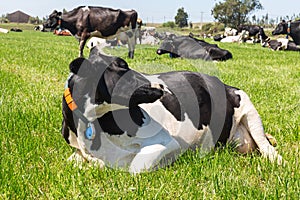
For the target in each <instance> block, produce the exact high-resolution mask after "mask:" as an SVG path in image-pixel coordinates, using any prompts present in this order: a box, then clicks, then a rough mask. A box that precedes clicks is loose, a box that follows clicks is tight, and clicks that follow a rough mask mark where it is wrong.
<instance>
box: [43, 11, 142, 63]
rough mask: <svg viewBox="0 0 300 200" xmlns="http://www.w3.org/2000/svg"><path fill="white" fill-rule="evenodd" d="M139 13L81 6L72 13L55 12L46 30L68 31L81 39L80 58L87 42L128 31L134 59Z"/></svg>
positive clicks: (48, 20) (46, 24)
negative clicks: (91, 39)
mask: <svg viewBox="0 0 300 200" xmlns="http://www.w3.org/2000/svg"><path fill="white" fill-rule="evenodd" d="M136 23H137V12H136V11H135V10H128V11H123V10H120V9H117V10H115V9H111V8H103V7H93V6H80V7H78V8H75V9H73V10H72V11H70V12H66V13H61V12H57V11H56V10H54V11H53V12H52V13H51V14H50V15H49V18H48V19H47V21H46V22H45V23H44V24H43V26H44V27H45V28H56V27H57V26H60V28H65V29H68V30H69V31H70V32H71V33H72V35H74V36H77V37H78V39H79V57H82V56H83V49H84V46H85V43H86V41H87V40H88V39H89V38H90V37H92V36H96V37H101V38H109V37H113V36H114V35H115V34H117V33H118V32H120V31H126V30H128V29H131V30H132V31H128V32H127V34H128V49H129V52H128V57H129V58H133V56H134V48H135V36H134V33H135V28H136V25H137V24H136Z"/></svg>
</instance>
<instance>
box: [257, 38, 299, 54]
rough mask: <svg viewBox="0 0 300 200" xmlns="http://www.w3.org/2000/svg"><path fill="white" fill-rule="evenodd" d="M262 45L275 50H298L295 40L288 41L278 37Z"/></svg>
mask: <svg viewBox="0 0 300 200" xmlns="http://www.w3.org/2000/svg"><path fill="white" fill-rule="evenodd" d="M263 47H270V48H271V49H273V50H275V51H279V50H286V51H300V47H298V46H297V45H296V43H295V42H293V41H290V40H289V39H286V38H278V39H276V40H269V41H267V42H265V44H264V45H263Z"/></svg>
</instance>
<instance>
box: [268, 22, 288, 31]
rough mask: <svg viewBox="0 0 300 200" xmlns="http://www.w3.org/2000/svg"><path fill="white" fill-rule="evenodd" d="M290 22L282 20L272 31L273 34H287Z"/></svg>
mask: <svg viewBox="0 0 300 200" xmlns="http://www.w3.org/2000/svg"><path fill="white" fill-rule="evenodd" d="M287 29H288V24H287V23H286V22H285V20H282V22H280V23H279V24H278V25H277V26H276V28H275V30H274V31H272V35H280V34H287Z"/></svg>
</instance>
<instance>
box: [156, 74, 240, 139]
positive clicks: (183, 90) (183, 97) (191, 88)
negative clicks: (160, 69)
mask: <svg viewBox="0 0 300 200" xmlns="http://www.w3.org/2000/svg"><path fill="white" fill-rule="evenodd" d="M159 78H160V79H162V80H163V81H164V82H165V83H166V84H167V86H168V89H169V90H170V91H171V92H172V93H173V94H169V93H166V94H165V95H164V96H163V97H162V98H161V102H162V104H163V105H164V106H165V108H166V109H167V110H168V111H169V112H170V113H172V115H173V116H174V117H175V118H176V119H177V120H178V121H184V120H185V116H184V114H187V116H188V117H189V118H190V119H191V121H192V123H193V124H194V126H195V127H196V128H197V129H198V130H201V129H202V128H203V127H202V126H203V125H204V126H207V125H209V126H210V128H211V130H212V132H213V133H214V135H213V136H214V142H215V143H221V144H225V143H226V141H227V139H228V137H229V134H230V130H231V128H232V120H233V119H232V116H233V114H234V108H237V107H239V106H240V96H239V95H237V94H235V91H236V90H238V89H237V88H234V87H230V86H227V85H224V84H223V83H222V82H221V81H220V80H219V79H217V78H216V77H212V76H208V75H205V74H199V73H194V72H168V73H164V74H161V75H160V76H159ZM218 91H223V93H224V94H225V96H220V95H221V94H220V95H219V94H218ZM211 95H212V96H211ZM195 97H196V98H195ZM222 98H226V99H223V100H222ZM220 102H221V103H220ZM222 103H224V104H222ZM212 116H214V117H213V119H214V120H217V121H215V122H212V121H211V119H212ZM218 121H220V122H222V123H224V124H223V126H222V124H219V123H218ZM215 133H216V134H215ZM218 133H219V134H218Z"/></svg>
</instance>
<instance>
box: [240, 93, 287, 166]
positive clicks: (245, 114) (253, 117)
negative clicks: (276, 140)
mask: <svg viewBox="0 0 300 200" xmlns="http://www.w3.org/2000/svg"><path fill="white" fill-rule="evenodd" d="M236 93H237V94H238V95H240V97H241V102H240V107H239V108H237V109H236V110H235V120H236V121H237V122H238V124H240V125H238V126H244V127H245V128H246V130H247V132H248V133H249V134H250V136H251V138H253V140H254V142H255V144H256V145H257V147H258V150H259V151H260V153H261V154H262V156H264V157H266V158H268V159H269V160H270V161H271V162H277V163H278V164H282V162H283V160H282V157H281V156H280V155H279V154H278V153H277V151H276V150H275V148H274V147H273V146H272V145H271V144H270V143H269V141H268V139H267V137H266V134H265V133H264V129H263V124H262V121H261V119H260V117H259V114H258V112H257V110H256V109H255V107H254V105H253V104H252V102H251V101H250V99H249V97H248V95H247V94H246V93H245V92H244V91H242V90H238V91H236Z"/></svg>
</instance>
